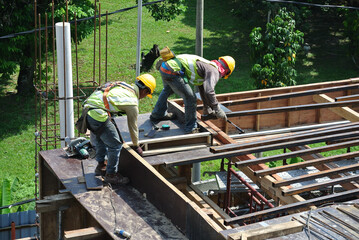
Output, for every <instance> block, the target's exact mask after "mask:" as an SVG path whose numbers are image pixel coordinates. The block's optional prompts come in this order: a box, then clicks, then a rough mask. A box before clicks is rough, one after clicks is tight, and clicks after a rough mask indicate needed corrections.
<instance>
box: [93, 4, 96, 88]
mask: <svg viewBox="0 0 359 240" xmlns="http://www.w3.org/2000/svg"><path fill="white" fill-rule="evenodd" d="M96 13H97V0H95V16H94V19H93V69H92V72H93V74H92V75H93V76H92V86H95V83H96V70H95V69H96V18H97V16H96Z"/></svg>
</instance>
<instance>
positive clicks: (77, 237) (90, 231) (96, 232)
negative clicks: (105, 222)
mask: <svg viewBox="0 0 359 240" xmlns="http://www.w3.org/2000/svg"><path fill="white" fill-rule="evenodd" d="M101 235H103V230H102V229H101V228H96V227H89V228H83V229H76V230H71V231H65V233H64V239H65V240H85V239H98V238H99V237H101Z"/></svg>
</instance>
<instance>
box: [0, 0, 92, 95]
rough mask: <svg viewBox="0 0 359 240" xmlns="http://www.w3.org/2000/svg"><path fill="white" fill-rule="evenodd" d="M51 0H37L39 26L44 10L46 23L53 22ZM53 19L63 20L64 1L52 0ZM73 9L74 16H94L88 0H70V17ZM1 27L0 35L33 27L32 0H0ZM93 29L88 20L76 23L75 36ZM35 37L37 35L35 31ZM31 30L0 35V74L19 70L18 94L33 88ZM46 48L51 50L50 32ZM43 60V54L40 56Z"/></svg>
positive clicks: (6, 78)
mask: <svg viewBox="0 0 359 240" xmlns="http://www.w3.org/2000/svg"><path fill="white" fill-rule="evenodd" d="M51 2H52V0H38V1H37V16H36V18H37V20H36V21H37V22H38V16H39V15H40V16H41V26H42V27H44V26H45V13H48V19H47V22H48V26H51V24H52V18H51V17H52V16H51V8H52V6H51ZM54 5H55V11H54V17H55V23H56V22H58V21H62V20H63V15H65V14H66V5H65V1H61V0H56V1H55V4H54ZM75 12H76V15H77V19H79V18H83V17H89V16H93V14H94V7H93V5H92V3H91V1H90V0H72V1H71V2H69V4H68V13H69V21H71V20H73V16H74V13H75ZM0 16H1V17H0V28H1V29H2V31H1V35H2V36H5V35H7V34H12V33H19V32H23V31H28V30H31V29H34V26H35V16H34V1H33V0H10V1H9V0H0ZM91 31H92V24H91V21H87V22H84V23H81V24H79V25H78V31H77V32H78V40H79V41H81V40H82V39H83V38H84V37H85V36H86V35H87V34H89V33H90V32H91ZM37 37H38V35H37ZM41 38H42V39H41V43H42V46H41V49H42V52H44V51H45V47H44V45H45V40H44V39H45V36H44V31H43V35H42V37H41ZM34 40H35V38H34V34H23V35H19V36H16V37H10V38H6V39H0V56H1V57H0V78H1V81H2V82H4V81H6V80H8V79H9V78H10V75H11V74H14V73H15V72H16V71H19V76H18V86H17V90H18V93H19V94H27V93H31V91H32V90H33V87H32V86H33V78H34V77H33V74H34V70H35V58H34V53H35V50H34V47H35V44H34ZM48 43H49V45H48V46H49V49H48V50H49V51H52V44H51V43H52V32H51V29H50V31H49V35H48ZM42 60H44V58H42Z"/></svg>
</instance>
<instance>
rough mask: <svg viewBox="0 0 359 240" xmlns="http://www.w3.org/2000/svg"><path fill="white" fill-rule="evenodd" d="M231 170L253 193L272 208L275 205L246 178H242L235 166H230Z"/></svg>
mask: <svg viewBox="0 0 359 240" xmlns="http://www.w3.org/2000/svg"><path fill="white" fill-rule="evenodd" d="M229 171H231V172H232V174H233V175H234V176H236V177H237V178H238V179H239V181H241V182H242V183H243V184H244V185H245V186H246V187H247V188H249V189H250V190H251V191H252V193H253V194H254V195H255V196H256V197H258V198H259V199H260V200H261V201H263V202H264V203H265V204H266V205H267V206H268V207H271V208H273V207H274V206H273V204H271V203H270V202H268V200H267V199H266V198H265V197H263V195H262V194H260V193H259V192H258V191H257V190H256V189H255V188H254V187H252V186H251V185H250V184H249V183H248V182H247V181H246V180H245V179H244V178H242V177H241V176H240V175H239V174H238V173H237V172H236V171H235V170H234V169H233V168H230V169H229Z"/></svg>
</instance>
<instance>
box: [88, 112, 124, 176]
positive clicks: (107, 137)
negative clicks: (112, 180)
mask: <svg viewBox="0 0 359 240" xmlns="http://www.w3.org/2000/svg"><path fill="white" fill-rule="evenodd" d="M87 122H88V125H89V128H90V129H91V143H92V144H93V145H94V147H95V150H96V161H97V162H104V161H105V156H106V154H107V167H106V173H109V174H113V173H116V172H117V168H118V163H119V160H120V152H121V148H122V142H121V141H120V137H119V135H118V132H117V130H116V127H115V125H114V124H113V123H112V122H111V121H106V122H105V123H103V122H99V121H96V120H95V119H93V118H92V117H90V116H89V115H87ZM103 124H105V125H104V126H103V128H102V130H101V132H100V134H94V132H96V131H97V130H98V129H99V128H100V127H101V126H102V125H103ZM92 131H94V132H92Z"/></svg>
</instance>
